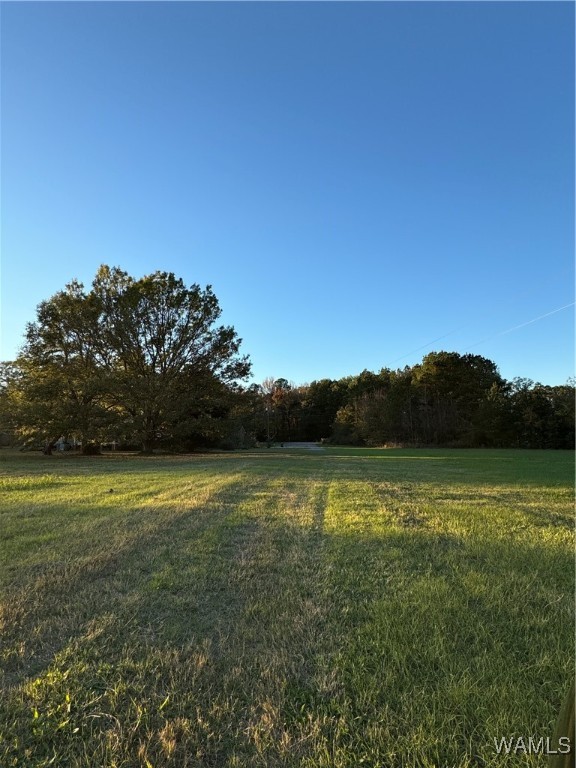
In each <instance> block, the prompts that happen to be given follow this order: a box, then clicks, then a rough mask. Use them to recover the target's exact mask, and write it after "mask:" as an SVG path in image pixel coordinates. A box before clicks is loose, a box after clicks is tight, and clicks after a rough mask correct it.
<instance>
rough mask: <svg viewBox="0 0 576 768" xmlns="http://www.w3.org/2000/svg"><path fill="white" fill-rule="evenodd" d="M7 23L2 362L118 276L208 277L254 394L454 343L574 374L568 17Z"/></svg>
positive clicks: (32, 11)
mask: <svg viewBox="0 0 576 768" xmlns="http://www.w3.org/2000/svg"><path fill="white" fill-rule="evenodd" d="M1 22H2V25H1V35H2V38H1V45H2V62H1V64H2V173H1V182H2V243H1V244H2V260H1V302H2V308H1V318H2V328H1V342H2V347H1V351H0V358H1V359H11V358H13V357H14V356H15V355H16V351H17V348H18V345H19V344H20V343H21V341H22V338H23V333H24V329H25V325H26V323H27V322H28V321H30V320H33V319H34V317H35V307H36V305H37V304H38V303H39V302H40V301H41V300H42V299H45V298H48V297H49V296H51V295H52V294H54V293H55V292H56V291H58V290H60V289H61V288H63V286H64V285H65V283H66V282H68V281H69V280H70V279H71V278H73V277H77V278H79V279H80V280H82V281H84V283H85V284H87V285H89V283H90V281H91V279H92V277H93V276H94V273H95V272H96V269H97V268H98V265H99V264H101V263H107V264H110V265H118V266H120V267H122V268H123V269H125V270H127V271H128V272H129V273H130V274H132V275H134V276H140V275H142V274H145V273H149V272H152V271H154V270H156V269H161V270H167V271H173V272H175V273H176V274H177V275H178V276H180V277H182V278H183V279H184V280H185V282H187V283H189V284H190V283H194V282H198V283H200V284H201V285H206V284H208V283H209V284H211V285H212V286H213V288H214V292H215V293H216V295H217V296H218V298H219V300H220V304H221V306H222V309H223V316H222V320H223V322H225V323H227V324H228V323H229V324H232V325H234V326H235V328H236V330H237V331H238V333H239V335H240V336H241V337H242V338H243V339H244V344H243V349H244V351H245V352H246V353H248V354H249V355H250V357H251V359H252V362H253V375H254V379H255V380H256V381H261V380H262V379H263V378H264V377H266V376H270V375H271V376H274V377H284V378H286V379H289V380H292V381H295V382H297V383H302V382H305V381H311V380H313V379H318V378H324V377H330V378H339V377H341V376H343V375H347V374H353V373H358V372H360V371H361V370H363V369H365V368H367V369H369V370H379V369H380V368H382V367H392V368H397V367H403V366H404V365H412V364H414V363H416V362H419V361H420V360H421V358H422V356H423V355H424V354H426V353H427V352H429V351H432V350H439V349H447V350H450V351H452V350H453V351H457V352H461V353H466V352H472V353H474V354H480V355H483V356H485V357H488V358H490V359H492V360H493V361H494V362H495V363H496V364H497V365H498V366H499V368H500V371H501V373H502V375H504V376H505V377H506V378H512V377H514V376H524V377H529V378H532V379H534V380H539V381H542V382H543V383H547V384H559V383H564V382H565V381H566V379H567V378H568V377H569V376H572V375H573V374H574V307H573V306H567V305H571V304H572V303H573V301H574V4H573V3H572V2H552V3H544V2H542V3H541V2H498V3H495V2H488V3H483V2H374V3H346V2H342V3H332V2H326V3H324V2H317V3H312V2H310V3H268V2H262V3H260V2H258V3H250V2H237V3H226V2H220V3H217V2H213V3H201V2H197V3H187V2H181V3H139V2H130V3H115V2H113V3H104V2H102V3H90V2H87V3H50V2H48V3H33V2H31V3H6V2H5V3H2V7H1ZM560 307H566V308H565V309H562V310H561V311H558V312H555V313H554V314H548V313H550V312H552V311H554V310H556V309H558V308H560ZM543 315H547V316H546V317H541V316H543ZM537 317H541V319H540V320H538V321H536V322H533V323H530V324H527V325H524V324H525V323H528V321H530V320H532V319H534V318H537ZM520 325H521V326H522V327H521V328H518V329H517V330H515V331H511V332H510V333H502V332H504V331H507V330H509V329H512V328H514V327H516V326H520ZM440 337H441V338H440ZM439 338H440V340H439V341H438V342H434V340H435V339H439Z"/></svg>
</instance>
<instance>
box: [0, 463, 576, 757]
mask: <svg viewBox="0 0 576 768" xmlns="http://www.w3.org/2000/svg"><path fill="white" fill-rule="evenodd" d="M573 486H574V455H573V453H571V452H561V451H557V452H543V451H473V450H468V451H458V450H445V451H441V450H413V451H408V450H362V449H337V448H329V449H326V450H323V451H314V452H313V451H304V450H300V451H290V450H284V451H283V450H281V449H271V450H268V451H267V450H266V449H264V450H262V451H253V452H242V453H232V454H210V455H199V456H192V457H191V456H188V457H147V458H146V457H127V456H103V457H95V458H82V457H69V456H52V457H45V456H42V455H41V454H28V455H25V454H16V453H13V452H10V451H4V452H0V491H1V495H0V536H1V541H2V544H1V552H0V594H1V596H2V622H3V626H2V637H1V642H2V647H1V651H0V653H1V656H0V658H1V664H2V672H3V677H2V687H3V691H2V697H1V701H0V766H2V768H5V766H6V767H7V766H26V767H28V766H31V767H32V766H34V767H35V768H39V767H40V766H48V765H51V766H52V765H53V766H55V767H56V768H78V767H79V766H86V767H91V766H94V767H96V768H100V767H104V766H105V767H106V768H112V767H115V768H121V767H125V766H126V767H127V766H142V767H143V768H150V766H152V767H153V768H162V767H163V766H174V768H183V767H184V766H198V768H205V767H206V768H207V767H209V766H223V767H224V766H225V767H227V768H233V767H238V768H240V767H241V766H264V767H266V766H294V768H295V767H296V766H298V767H299V768H300V767H307V768H312V767H313V768H324V767H326V768H327V767H328V766H330V767H334V768H344V767H349V768H355V767H356V766H368V767H369V768H377V767H378V766H381V767H382V768H387V767H388V766H390V767H391V768H400V767H401V766H406V767H407V768H410V767H413V768H432V766H437V767H438V768H448V767H450V768H452V766H458V767H465V766H501V765H506V766H508V765H534V766H536V765H541V764H542V758H541V757H537V756H533V757H527V756H524V755H517V756H507V757H506V756H503V755H498V754H497V752H496V750H495V745H494V740H495V739H500V738H502V737H512V736H524V737H526V738H528V737H529V736H535V737H539V736H543V737H546V736H551V735H552V731H553V724H554V721H555V719H556V715H557V712H558V709H559V707H560V705H561V700H562V698H563V696H564V695H565V693H566V687H567V685H568V683H569V681H570V679H571V676H572V675H573V670H574V658H573V656H574V642H573V638H574V628H573V627H574V625H573V621H574V615H573V614H574V564H573V501H574V487H573Z"/></svg>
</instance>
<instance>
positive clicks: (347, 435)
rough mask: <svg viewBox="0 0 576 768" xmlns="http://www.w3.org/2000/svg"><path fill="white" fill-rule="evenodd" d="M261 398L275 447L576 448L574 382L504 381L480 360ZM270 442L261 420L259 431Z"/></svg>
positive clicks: (279, 383) (436, 359)
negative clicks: (316, 443)
mask: <svg viewBox="0 0 576 768" xmlns="http://www.w3.org/2000/svg"><path fill="white" fill-rule="evenodd" d="M259 397H260V399H261V401H262V403H263V407H264V408H268V409H269V412H270V413H271V415H272V425H273V426H272V435H273V437H274V439H275V440H281V441H286V440H318V439H320V438H324V439H327V440H330V441H331V442H334V443H337V444H347V445H367V446H380V445H407V446H408V445H411V446H433V445H438V446H453V447H515V448H574V420H575V409H574V403H575V387H574V382H573V381H570V382H569V383H567V384H565V385H561V386H545V385H542V384H538V383H534V382H533V381H531V380H529V379H521V378H516V379H514V380H513V381H506V380H505V379H503V378H502V377H501V376H500V374H499V373H498V369H497V367H496V365H495V364H494V363H493V362H492V361H490V360H488V359H486V358H484V357H481V356H479V355H460V354H458V353H456V352H431V353H430V354H428V355H426V356H425V357H424V359H423V360H422V362H421V363H419V364H417V365H414V366H412V367H405V368H404V369H402V370H396V371H392V370H390V369H387V368H383V369H382V370H381V371H380V372H379V373H372V372H370V371H363V372H362V373H360V374H358V375H357V376H346V377H344V378H341V379H337V380H333V379H321V380H320V381H313V382H312V383H311V384H307V385H304V386H294V385H290V384H289V383H288V382H287V381H286V380H285V379H278V380H276V381H275V382H273V383H271V382H270V381H269V382H267V384H266V386H265V387H264V388H261V389H260V392H259ZM258 435H259V437H260V439H263V438H264V430H263V426H262V417H261V418H260V425H259V429H258Z"/></svg>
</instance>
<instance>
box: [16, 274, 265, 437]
mask: <svg viewBox="0 0 576 768" xmlns="http://www.w3.org/2000/svg"><path fill="white" fill-rule="evenodd" d="M220 314H221V310H220V307H219V304H218V300H217V298H216V296H215V295H214V293H213V291H212V288H211V286H207V287H206V288H205V289H203V290H202V289H201V288H200V286H199V285H197V284H193V285H191V286H190V287H186V286H185V285H184V283H183V281H182V280H181V279H180V278H177V277H175V275H174V274H173V273H171V272H160V271H158V272H154V273H153V274H151V275H146V276H145V277H142V278H140V279H135V278H133V277H131V276H130V275H128V274H127V273H126V272H124V271H122V270H121V269H119V268H117V267H114V268H110V267H108V266H106V265H103V266H101V267H100V269H99V270H98V272H97V274H96V277H95V278H94V281H93V282H92V287H91V290H90V291H88V292H86V291H85V290H84V286H83V285H82V284H81V283H79V282H78V281H72V282H71V283H69V284H68V285H67V286H66V288H65V290H63V291H60V292H59V293H57V294H56V295H54V296H53V297H52V298H50V299H48V300H47V301H43V302H42V303H41V304H40V305H39V307H38V310H37V319H36V321H35V322H33V323H29V325H28V326H27V330H26V341H25V344H24V346H23V348H22V352H21V354H20V356H19V358H18V360H17V361H16V365H17V367H18V370H19V376H18V378H17V379H16V378H13V381H12V387H11V391H10V397H11V402H12V407H13V414H14V420H15V423H16V427H17V429H19V431H20V433H21V434H22V435H23V436H24V437H29V438H31V439H38V438H40V437H41V438H43V439H44V440H47V441H53V440H55V439H57V438H58V437H59V435H61V434H63V435H67V436H70V435H74V436H75V437H76V438H77V439H78V440H79V441H81V442H82V443H83V444H84V445H87V444H88V443H89V442H90V441H91V440H99V441H101V440H105V439H109V440H110V439H115V440H123V439H130V440H131V441H133V442H134V441H138V442H140V443H141V445H142V447H143V449H144V450H146V451H149V450H152V448H153V447H154V446H155V445H156V444H157V443H158V441H159V440H162V439H163V438H171V437H174V436H178V435H179V436H182V435H183V434H185V433H186V431H187V430H188V431H194V429H197V428H198V424H199V423H200V422H201V421H202V420H204V421H206V419H207V417H208V418H209V417H210V414H211V411H212V410H213V409H214V408H217V407H218V406H220V407H221V405H222V401H223V400H225V399H226V388H227V387H233V386H234V385H235V384H236V383H237V382H238V381H240V380H242V379H244V378H246V376H247V375H248V373H249V371H250V363H249V360H248V357H247V356H241V355H240V353H239V348H240V344H241V339H239V338H238V336H237V335H236V332H235V330H234V328H233V327H231V326H227V327H226V326H218V325H216V322H217V320H218V319H219V317H220Z"/></svg>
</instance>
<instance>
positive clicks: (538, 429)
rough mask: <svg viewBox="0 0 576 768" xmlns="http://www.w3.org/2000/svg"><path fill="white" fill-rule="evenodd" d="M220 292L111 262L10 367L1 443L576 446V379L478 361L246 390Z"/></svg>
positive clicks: (243, 359) (53, 308)
mask: <svg viewBox="0 0 576 768" xmlns="http://www.w3.org/2000/svg"><path fill="white" fill-rule="evenodd" d="M220 314H221V310H220V307H219V305H218V301H217V299H216V297H215V295H214V293H213V292H212V289H211V286H207V287H206V288H205V289H201V288H200V287H199V286H198V285H196V284H194V285H192V286H190V287H189V288H187V287H186V286H185V285H184V283H183V282H182V280H181V279H179V278H176V277H175V276H174V274H173V273H166V272H155V273H154V274H152V275H147V276H145V277H143V278H140V279H134V278H132V277H130V276H129V275H128V274H127V273H126V272H123V271H122V270H121V269H119V268H118V267H113V268H110V267H108V266H105V265H103V266H101V267H100V268H99V270H98V272H97V274H96V277H95V279H94V281H93V283H92V288H91V290H90V291H88V292H86V291H85V289H84V286H83V285H82V284H81V283H79V282H78V281H72V282H71V283H70V284H68V285H67V286H66V288H65V290H63V291H60V292H59V293H57V294H55V295H54V296H53V297H52V298H51V299H49V300H47V301H44V302H42V303H41V304H40V305H39V306H38V309H37V318H36V321H35V322H33V323H29V324H28V326H27V329H26V336H25V342H24V344H23V346H22V349H21V352H20V355H19V356H18V358H17V359H16V360H14V361H9V362H3V363H0V440H1V442H2V443H3V444H4V445H15V446H19V447H22V448H41V449H42V450H44V451H46V452H48V453H49V452H51V451H52V450H54V449H55V448H59V449H63V448H66V449H69V448H77V449H78V450H82V452H84V453H94V452H98V451H99V450H100V449H101V447H102V446H104V447H111V448H113V449H136V450H142V451H144V452H151V451H153V450H158V449H162V450H168V451H194V450H198V449H206V448H218V449H227V450H233V449H240V448H249V447H253V446H255V445H257V444H258V443H265V444H268V445H270V444H272V443H273V442H288V441H323V442H330V443H334V444H339V445H357V446H413V447H418V446H438V447H459V448H464V447H490V448H506V447H513V448H551V449H572V448H574V440H575V435H574V424H575V407H574V406H575V382H574V380H569V381H568V382H567V383H566V384H565V385H560V386H547V385H543V384H540V383H537V382H533V381H531V380H529V379H523V378H515V379H513V380H512V381H507V380H506V379H504V378H503V377H502V376H501V375H500V373H499V371H498V368H497V366H496V364H495V363H494V362H492V361H491V360H488V359H487V358H484V357H481V356H479V355H471V354H465V355H462V354H459V353H457V352H447V351H439V352H431V353H429V354H427V355H426V356H425V357H424V358H423V359H422V361H421V362H420V363H418V364H416V365H413V366H406V367H404V368H403V369H398V370H391V369H389V368H382V369H381V370H380V371H379V372H378V373H374V372H371V371H367V370H364V371H362V372H361V373H359V374H358V375H354V376H345V377H343V378H340V379H328V378H326V379H321V380H318V381H312V382H311V383H309V384H301V385H296V384H294V383H291V382H289V381H288V380H286V379H284V378H273V377H270V378H268V379H266V380H265V381H263V382H262V383H261V384H251V385H246V384H243V383H242V382H245V381H246V380H247V379H248V377H249V374H250V361H249V358H248V357H247V356H246V355H241V354H240V351H239V350H240V345H241V339H239V338H238V336H237V334H236V332H235V330H234V328H233V327H231V326H228V327H224V326H217V325H216V322H217V320H218V318H219V316H220Z"/></svg>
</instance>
